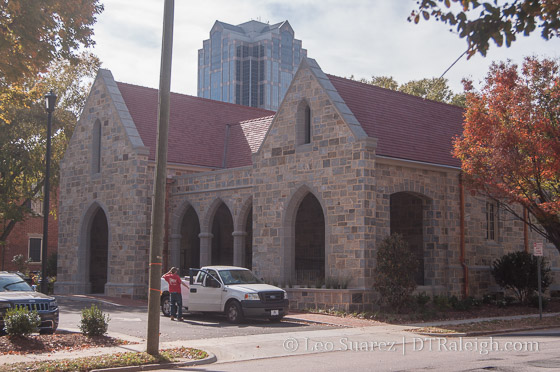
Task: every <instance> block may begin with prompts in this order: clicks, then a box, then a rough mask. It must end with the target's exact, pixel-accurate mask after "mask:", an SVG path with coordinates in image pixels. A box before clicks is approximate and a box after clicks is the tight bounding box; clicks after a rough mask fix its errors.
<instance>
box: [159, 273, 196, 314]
mask: <svg viewBox="0 0 560 372" xmlns="http://www.w3.org/2000/svg"><path fill="white" fill-rule="evenodd" d="M177 271H178V269H177V268H176V267H172V268H171V270H169V271H168V272H167V273H165V274H164V275H163V276H162V278H163V279H165V281H166V282H167V283H168V284H169V302H170V303H171V320H175V315H177V320H179V321H183V298H182V296H181V285H182V286H184V287H186V288H187V289H188V288H189V286H188V285H186V284H185V283H183V282H182V281H181V277H180V276H179V275H177ZM177 309H179V313H178V314H177Z"/></svg>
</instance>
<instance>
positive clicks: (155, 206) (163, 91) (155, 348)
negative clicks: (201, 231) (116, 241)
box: [146, 0, 175, 355]
mask: <svg viewBox="0 0 560 372" xmlns="http://www.w3.org/2000/svg"><path fill="white" fill-rule="evenodd" d="M174 7H175V0H165V4H164V8H163V37H162V43H161V44H162V46H161V67H160V77H159V98H158V99H159V101H158V125H157V147H156V171H155V179H154V194H153V197H152V229H151V234H150V281H149V285H148V287H149V288H148V335H147V348H146V352H147V353H148V354H150V355H157V354H159V317H160V315H159V304H160V297H161V282H160V278H161V264H162V257H161V256H162V251H163V239H164V236H165V234H164V221H165V181H166V178H167V137H168V134H169V95H170V89H171V55H172V50H173V13H174Z"/></svg>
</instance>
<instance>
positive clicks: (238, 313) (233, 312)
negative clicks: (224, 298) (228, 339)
mask: <svg viewBox="0 0 560 372" xmlns="http://www.w3.org/2000/svg"><path fill="white" fill-rule="evenodd" d="M226 317H227V320H228V322H230V323H234V324H237V323H240V322H241V321H242V320H243V310H241V305H239V302H237V301H231V302H229V303H228V304H227V306H226Z"/></svg>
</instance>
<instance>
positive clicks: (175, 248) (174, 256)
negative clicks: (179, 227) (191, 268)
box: [169, 234, 188, 269]
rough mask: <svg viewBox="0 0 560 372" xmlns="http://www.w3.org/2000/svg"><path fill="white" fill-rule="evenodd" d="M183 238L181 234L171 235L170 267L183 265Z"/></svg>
mask: <svg viewBox="0 0 560 372" xmlns="http://www.w3.org/2000/svg"><path fill="white" fill-rule="evenodd" d="M181 238H182V235H181V234H171V244H170V250H169V266H175V267H180V265H181V263H180V262H181ZM187 269H188V267H187Z"/></svg>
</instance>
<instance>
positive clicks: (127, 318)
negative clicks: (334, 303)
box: [57, 296, 371, 342]
mask: <svg viewBox="0 0 560 372" xmlns="http://www.w3.org/2000/svg"><path fill="white" fill-rule="evenodd" d="M57 299H58V302H59V306H60V326H59V328H60V329H65V330H70V331H77V330H78V324H79V322H80V317H81V309H83V308H86V307H90V306H91V304H96V305H97V306H99V308H100V309H101V310H102V311H103V312H104V313H106V314H108V315H109V317H110V319H111V320H110V322H109V332H111V333H112V334H113V335H118V337H120V338H123V337H125V336H127V337H134V338H136V339H140V340H144V339H145V338H146V334H147V304H146V302H145V301H138V300H130V299H115V298H109V297H104V296H57ZM342 320H344V318H336V317H331V316H327V315H321V314H291V315H289V316H288V317H286V318H285V319H284V320H283V321H282V322H270V321H268V320H263V319H249V320H247V321H245V322H243V323H241V324H230V323H228V322H227V320H226V318H225V317H224V316H221V315H216V314H188V315H186V316H185V320H184V321H183V322H180V323H179V322H176V321H171V320H170V318H167V317H164V316H161V318H160V325H159V327H160V340H161V341H162V342H172V341H180V340H200V339H209V338H218V337H235V336H249V335H263V334H273V333H284V332H299V331H302V332H303V331H314V330H322V329H330V328H342V327H353V326H357V325H353V324H350V321H349V320H344V322H346V324H344V322H343V321H342ZM354 321H355V320H354ZM368 325H371V324H368ZM359 326H363V325H359Z"/></svg>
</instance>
